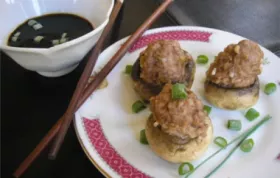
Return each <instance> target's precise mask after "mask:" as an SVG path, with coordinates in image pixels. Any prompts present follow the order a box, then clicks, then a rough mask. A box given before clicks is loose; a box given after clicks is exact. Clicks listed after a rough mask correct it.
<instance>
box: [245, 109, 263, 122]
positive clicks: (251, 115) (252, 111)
mask: <svg viewBox="0 0 280 178" xmlns="http://www.w3.org/2000/svg"><path fill="white" fill-rule="evenodd" d="M259 116H260V113H259V112H258V111H256V110H255V109H254V108H251V109H249V110H248V111H247V113H246V115H245V117H246V118H247V119H248V120H249V121H252V120H254V119H256V118H257V117H259Z"/></svg>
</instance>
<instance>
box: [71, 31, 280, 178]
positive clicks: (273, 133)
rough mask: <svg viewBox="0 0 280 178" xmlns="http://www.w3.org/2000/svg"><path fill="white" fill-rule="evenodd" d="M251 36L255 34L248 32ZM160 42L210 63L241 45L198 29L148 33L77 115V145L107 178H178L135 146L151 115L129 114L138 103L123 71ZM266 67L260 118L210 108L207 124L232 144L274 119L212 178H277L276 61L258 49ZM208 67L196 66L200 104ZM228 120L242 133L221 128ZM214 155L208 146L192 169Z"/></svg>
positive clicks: (104, 57) (279, 75) (174, 168)
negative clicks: (272, 88) (270, 87)
mask: <svg viewBox="0 0 280 178" xmlns="http://www.w3.org/2000/svg"><path fill="white" fill-rule="evenodd" d="M252 30H254V29H252ZM158 39H175V40H179V42H180V44H181V47H182V48H183V49H184V50H187V51H188V52H190V54H191V55H192V56H193V58H194V59H196V57H197V56H198V55H200V54H205V55H207V56H208V57H209V59H210V63H211V62H212V61H213V59H214V56H216V55H217V54H218V53H219V52H220V51H222V50H223V49H224V48H225V47H226V46H227V45H229V44H231V43H237V42H239V41H240V40H242V39H244V38H243V37H240V36H238V35H234V34H231V33H228V32H224V31H220V30H215V29H209V28H201V27H183V26H181V27H168V28H159V29H154V30H150V31H148V32H147V33H145V35H144V36H143V37H142V38H141V39H140V40H139V41H138V42H137V43H136V44H135V45H134V47H133V48H132V49H131V50H130V51H129V52H128V53H127V54H126V55H125V56H124V57H123V59H122V60H121V61H120V62H119V64H118V65H117V66H116V67H115V68H114V70H113V71H112V72H111V73H110V74H109V75H108V77H107V80H108V82H109V85H108V87H107V88H105V89H102V90H98V91H96V92H95V93H94V94H93V95H92V96H91V97H90V98H89V99H88V100H87V102H86V103H85V104H84V105H83V106H82V107H81V108H80V110H79V111H78V112H77V113H76V118H75V126H76V130H77V135H78V138H79V140H80V143H81V145H82V147H83V149H84V151H85V152H86V154H87V155H88V157H89V159H90V160H91V161H92V162H93V164H94V165H95V166H96V167H97V168H98V169H99V170H100V171H101V172H102V173H103V174H104V175H105V176H106V177H114V178H115V177H131V178H136V177H138V178H140V177H158V178H174V177H180V176H179V175H178V166H179V165H178V164H172V163H169V162H167V161H164V160H162V159H160V158H159V157H157V156H156V155H155V154H154V153H153V152H152V150H151V149H150V148H149V146H147V145H142V144H141V143H140V142H139V132H140V130H141V129H143V128H144V127H145V122H146V119H147V117H148V116H149V114H150V111H149V109H146V110H145V111H142V112H140V113H138V114H133V113H132V111H131V105H132V104H133V103H134V102H135V101H136V100H139V97H138V95H137V94H136V93H135V91H134V90H133V88H132V80H131V78H130V76H128V75H125V74H124V69H125V67H126V65H128V64H133V63H134V61H135V60H136V59H137V57H138V55H139V53H140V52H141V51H143V50H144V49H145V47H146V45H147V44H148V43H150V42H151V41H154V40H158ZM124 40H125V39H123V40H121V41H119V42H117V43H115V44H114V45H112V46H110V47H109V48H108V49H107V50H105V51H104V52H103V53H102V54H101V56H100V57H99V60H98V63H97V66H96V68H95V69H94V71H95V72H96V71H99V70H100V68H101V67H102V66H104V64H106V62H107V61H108V60H109V59H110V57H111V56H112V55H113V54H114V53H115V52H116V51H117V50H118V49H119V48H120V46H121V44H122V43H123V42H124ZM262 50H263V52H264V54H265V58H267V59H268V61H269V64H266V65H264V66H263V72H262V74H261V75H260V77H259V78H260V83H261V91H260V99H259V101H258V103H257V104H256V105H255V106H254V108H256V109H257V110H258V111H259V112H260V113H261V116H260V117H259V118H258V119H256V120H255V121H253V122H249V121H247V120H246V118H245V117H244V113H245V111H244V112H242V111H226V110H221V109H218V108H214V107H213V108H212V112H211V114H210V118H211V119H212V123H213V125H214V136H222V137H225V138H226V139H227V140H231V139H233V138H234V137H236V136H237V135H239V134H240V133H242V132H244V131H245V130H246V129H248V128H249V127H250V126H252V125H254V124H256V123H257V121H258V120H260V119H261V118H263V117H264V116H265V115H267V114H270V115H271V116H272V117H273V119H272V120H270V121H269V122H268V123H266V124H265V125H264V126H262V127H261V128H260V129H259V130H257V132H255V133H254V134H253V135H252V136H251V137H252V138H253V139H254V141H255V146H254V148H253V150H252V152H250V153H243V152H241V151H240V150H237V151H236V152H235V153H234V155H233V156H232V157H231V158H230V159H229V160H228V161H227V162H226V164H225V165H224V166H223V167H222V168H221V169H219V170H218V171H217V172H216V173H215V174H214V176H213V177H215V178H229V177H230V178H243V177H244V178H252V177H254V178H264V177H267V178H276V177H279V176H280V161H279V160H277V159H276V157H277V155H278V154H279V153H280V138H279V136H280V128H279V127H280V109H279V101H280V86H279V82H280V70H279V69H280V59H279V58H278V57H277V56H275V55H274V54H273V53H271V52H270V51H268V50H266V49H265V48H262ZM208 66H209V64H207V65H206V66H205V65H197V69H196V75H195V81H194V84H193V87H192V90H193V91H194V92H195V93H196V94H197V95H198V97H199V98H201V99H202V100H203V102H204V103H205V104H208V105H209V103H207V102H206V101H205V100H204V98H203V91H204V89H203V80H204V78H205V72H206V70H207V68H208ZM268 82H274V83H277V87H278V89H277V91H276V92H275V93H274V94H272V95H270V96H268V95H265V94H264V93H263V87H264V85H265V84H266V83H268ZM228 119H240V120H241V121H242V130H241V131H239V132H233V131H229V130H228V129H227V128H226V127H225V124H226V123H227V120H228ZM231 148H232V147H229V148H227V149H226V150H225V151H223V152H222V153H220V154H219V155H217V156H216V157H215V158H213V159H212V160H211V161H209V162H207V164H205V165H204V166H202V167H201V168H199V169H198V170H197V171H196V172H195V173H194V174H193V175H192V176H191V177H198V178H201V177H203V176H205V175H206V174H207V173H209V172H210V171H211V170H212V169H213V168H214V167H215V166H216V165H217V164H218V163H220V162H221V160H222V159H223V158H224V157H225V156H226V155H227V154H228V152H229V150H231ZM217 149H218V147H217V146H216V145H214V144H213V143H212V144H210V146H209V149H208V151H207V152H206V153H205V154H204V156H203V157H202V158H201V159H200V160H197V161H194V162H193V164H194V166H196V165H197V164H198V163H199V162H201V161H202V160H204V159H205V158H206V157H208V156H209V155H210V154H212V153H213V152H215V151H216V150H217Z"/></svg>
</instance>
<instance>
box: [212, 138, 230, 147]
mask: <svg viewBox="0 0 280 178" xmlns="http://www.w3.org/2000/svg"><path fill="white" fill-rule="evenodd" d="M214 143H215V144H216V145H218V146H219V147H221V148H225V147H226V146H227V140H226V139H225V138H223V137H216V138H215V140H214Z"/></svg>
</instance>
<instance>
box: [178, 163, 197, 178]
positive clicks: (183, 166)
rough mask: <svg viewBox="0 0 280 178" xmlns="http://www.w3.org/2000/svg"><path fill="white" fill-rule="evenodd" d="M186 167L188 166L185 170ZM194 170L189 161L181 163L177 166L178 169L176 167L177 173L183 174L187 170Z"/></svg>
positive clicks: (187, 171)
mask: <svg viewBox="0 0 280 178" xmlns="http://www.w3.org/2000/svg"><path fill="white" fill-rule="evenodd" d="M186 167H188V169H187V170H186ZM193 170H194V167H193V165H192V164H191V163H182V164H181V165H180V166H179V169H178V172H179V175H181V176H182V175H185V174H187V173H189V172H192V171H193Z"/></svg>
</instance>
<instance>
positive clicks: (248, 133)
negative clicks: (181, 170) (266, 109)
mask: <svg viewBox="0 0 280 178" xmlns="http://www.w3.org/2000/svg"><path fill="white" fill-rule="evenodd" d="M270 119H271V116H270V115H267V116H265V117H264V118H263V119H262V120H261V121H260V122H258V123H257V124H256V125H254V126H252V127H251V128H250V129H248V130H247V131H246V132H244V133H242V134H240V135H239V136H237V137H236V138H234V139H233V140H231V141H230V142H229V143H228V144H227V146H226V147H225V148H220V149H219V150H217V151H216V152H215V153H213V154H212V155H210V156H209V157H207V158H206V159H205V160H203V161H202V162H201V163H199V165H197V166H196V167H195V168H194V170H193V171H192V172H189V173H188V174H187V176H185V178H187V177H188V176H190V175H191V174H192V173H194V172H195V171H196V170H197V169H198V168H199V167H201V166H202V165H203V164H205V163H206V162H207V161H209V160H210V159H212V158H213V157H215V156H216V155H217V154H219V153H220V152H221V151H223V150H224V149H226V148H227V147H228V146H229V145H232V144H233V143H235V142H236V141H237V140H240V139H242V140H243V139H244V140H245V139H246V138H247V137H249V136H250V135H251V134H252V133H254V132H255V131H256V130H257V129H258V128H259V127H260V126H262V125H263V124H264V123H265V122H267V121H268V120H270ZM237 148H238V146H236V147H235V150H236V149H237ZM231 152H233V150H232V151H231ZM231 154H232V153H231ZM229 157H230V155H228V156H227V157H226V158H225V159H224V160H223V162H222V163H220V164H219V165H218V166H217V167H216V168H215V169H214V170H213V171H212V172H210V173H209V174H208V175H207V177H210V176H211V175H212V174H214V173H215V172H216V171H217V170H218V169H219V168H220V167H222V165H223V164H224V163H225V162H226V160H227V159H229Z"/></svg>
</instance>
